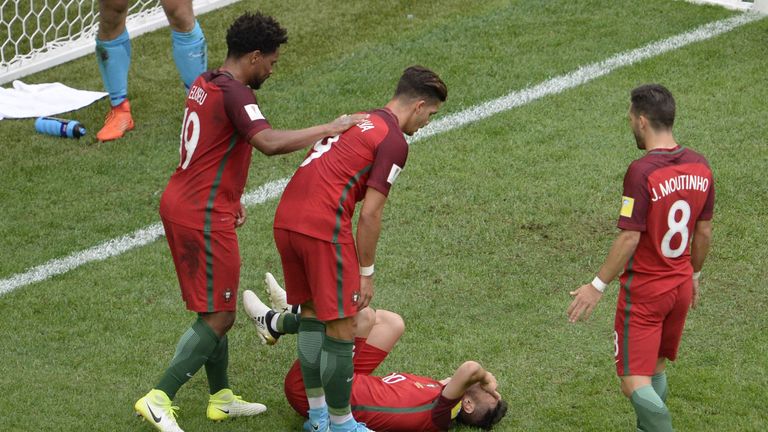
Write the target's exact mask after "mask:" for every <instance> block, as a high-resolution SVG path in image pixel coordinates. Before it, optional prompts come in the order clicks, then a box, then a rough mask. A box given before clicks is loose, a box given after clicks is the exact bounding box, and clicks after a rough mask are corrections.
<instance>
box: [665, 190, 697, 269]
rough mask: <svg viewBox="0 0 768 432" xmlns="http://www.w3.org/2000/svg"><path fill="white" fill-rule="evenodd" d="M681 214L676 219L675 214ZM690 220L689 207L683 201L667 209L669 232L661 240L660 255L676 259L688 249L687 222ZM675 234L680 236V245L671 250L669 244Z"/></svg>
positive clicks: (678, 201) (676, 202)
mask: <svg viewBox="0 0 768 432" xmlns="http://www.w3.org/2000/svg"><path fill="white" fill-rule="evenodd" d="M678 213H682V214H681V215H680V218H679V219H678V217H677V214H678ZM690 218H691V206H690V205H689V204H688V202H687V201H685V200H677V201H675V203H674V204H672V207H670V209H669V214H667V226H669V230H668V231H667V232H666V234H664V238H662V239H661V253H662V254H664V256H665V257H667V258H677V257H679V256H680V255H682V254H683V252H685V248H686V247H688V220H689V219H690ZM675 234H680V237H681V238H680V245H679V246H678V247H677V248H676V249H672V247H671V246H670V245H669V243H670V242H671V241H672V238H673V237H674V236H675Z"/></svg>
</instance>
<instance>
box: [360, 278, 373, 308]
mask: <svg viewBox="0 0 768 432" xmlns="http://www.w3.org/2000/svg"><path fill="white" fill-rule="evenodd" d="M372 298H373V276H360V298H359V299H357V310H359V311H361V310H363V309H365V308H366V307H368V304H369V303H371V299H372Z"/></svg>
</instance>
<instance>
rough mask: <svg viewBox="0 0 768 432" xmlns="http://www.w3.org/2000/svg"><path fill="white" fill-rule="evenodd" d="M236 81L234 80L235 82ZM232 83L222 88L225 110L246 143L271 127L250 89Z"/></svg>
mask: <svg viewBox="0 0 768 432" xmlns="http://www.w3.org/2000/svg"><path fill="white" fill-rule="evenodd" d="M233 81H234V80H233ZM239 84H240V83H236V82H230V84H229V85H226V86H222V90H223V92H224V110H225V111H226V112H227V117H229V120H230V121H231V122H232V125H233V126H234V128H235V130H236V131H237V133H238V135H240V136H241V137H243V138H245V140H246V141H248V140H250V139H251V137H253V136H254V135H256V134H257V133H259V132H261V131H263V130H264V129H269V128H270V127H271V126H270V124H269V122H268V121H267V119H266V118H265V117H264V115H263V114H262V113H261V109H259V105H258V104H257V103H256V97H255V96H254V95H253V92H252V91H251V89H250V88H248V87H246V86H244V85H239Z"/></svg>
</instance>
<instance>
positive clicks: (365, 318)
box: [355, 307, 379, 336]
mask: <svg viewBox="0 0 768 432" xmlns="http://www.w3.org/2000/svg"><path fill="white" fill-rule="evenodd" d="M378 313H379V311H376V310H373V308H371V307H367V308H365V309H363V310H361V311H360V312H358V313H357V315H356V316H355V320H356V325H357V330H356V334H357V335H365V336H367V335H368V333H370V332H371V328H372V327H373V325H374V324H375V323H376V315H377V314H378Z"/></svg>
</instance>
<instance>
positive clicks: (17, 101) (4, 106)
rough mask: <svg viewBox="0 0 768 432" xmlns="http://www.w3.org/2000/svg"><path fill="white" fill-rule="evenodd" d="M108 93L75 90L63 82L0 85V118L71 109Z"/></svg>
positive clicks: (17, 81) (36, 115)
mask: <svg viewBox="0 0 768 432" xmlns="http://www.w3.org/2000/svg"><path fill="white" fill-rule="evenodd" d="M106 95H107V93H104V92H95V91H88V90H77V89H73V88H71V87H67V86H65V85H64V84H62V83H58V82H56V83H46V84H24V83H23V82H21V81H19V80H16V81H14V82H13V88H8V89H6V88H2V87H0V120H2V119H3V118H29V117H43V116H50V115H56V114H61V113H64V112H67V111H74V110H76V109H79V108H82V107H84V106H86V105H90V104H92V103H93V102H95V101H97V100H99V99H101V98H103V97H104V96H106Z"/></svg>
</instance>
